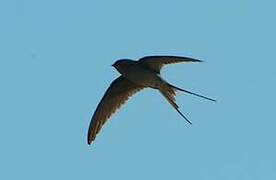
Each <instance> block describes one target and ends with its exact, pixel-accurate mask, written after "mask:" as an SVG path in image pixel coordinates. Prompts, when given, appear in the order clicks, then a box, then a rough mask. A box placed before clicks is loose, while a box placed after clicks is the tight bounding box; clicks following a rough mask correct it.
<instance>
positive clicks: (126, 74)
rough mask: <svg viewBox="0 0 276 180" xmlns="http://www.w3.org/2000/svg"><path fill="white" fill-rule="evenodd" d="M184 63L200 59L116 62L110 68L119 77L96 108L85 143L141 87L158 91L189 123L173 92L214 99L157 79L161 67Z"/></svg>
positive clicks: (162, 58) (156, 57) (152, 59)
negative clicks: (115, 71)
mask: <svg viewBox="0 0 276 180" xmlns="http://www.w3.org/2000/svg"><path fill="white" fill-rule="evenodd" d="M185 62H202V61H201V60H197V59H193V58H189V57H179V56H146V57H143V58H141V59H139V60H138V61H134V60H130V59H120V60H117V61H116V62H115V63H114V64H113V65H112V66H113V67H114V68H116V69H117V71H119V73H120V74H121V76H119V77H118V78H117V79H115V80H114V81H113V82H112V83H111V85H110V86H109V88H108V89H107V91H106V92H105V94H104V96H103V98H102V99H101V101H100V103H99V104H98V107H97V108H96V110H95V112H94V114H93V116H92V119H91V121H90V125H89V129H88V134H87V143H88V144H91V143H92V141H94V140H95V138H96V136H97V134H98V133H99V132H100V130H101V128H102V126H103V125H104V123H105V122H106V121H107V119H108V118H110V116H111V115H112V114H113V113H115V111H116V110H117V109H119V108H120V107H121V105H122V104H124V103H125V102H126V101H127V100H128V99H129V97H130V96H132V95H133V94H135V93H136V92H138V91H140V90H142V89H144V88H152V89H156V90H158V91H159V92H160V93H161V94H162V95H163V96H164V97H165V99H166V100H167V101H168V102H169V103H170V104H171V105H172V107H173V108H174V109H175V110H176V111H177V112H178V113H179V114H180V115H181V116H182V117H183V118H184V119H185V120H186V121H187V122H188V123H189V124H192V123H191V121H190V120H189V119H188V118H187V117H185V116H184V114H183V113H181V112H180V110H179V107H178V105H177V104H176V102H175V95H176V91H177V90H178V91H183V92H186V93H189V94H192V95H195V96H198V97H201V98H204V99H207V100H210V101H216V100H214V99H211V98H208V97H205V96H202V95H199V94H196V93H193V92H190V91H187V90H185V89H181V88H178V87H176V86H173V85H171V84H169V83H168V82H166V81H165V80H164V79H163V78H162V77H161V76H160V70H161V69H162V67H163V66H164V65H167V64H173V63H185Z"/></svg>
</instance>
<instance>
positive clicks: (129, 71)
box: [118, 60, 164, 89]
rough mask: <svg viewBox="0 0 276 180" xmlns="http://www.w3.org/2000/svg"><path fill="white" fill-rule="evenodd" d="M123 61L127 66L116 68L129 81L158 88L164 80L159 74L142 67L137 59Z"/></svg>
mask: <svg viewBox="0 0 276 180" xmlns="http://www.w3.org/2000/svg"><path fill="white" fill-rule="evenodd" d="M124 61H125V62H124V63H126V64H128V66H127V68H118V71H119V72H120V73H121V74H122V76H123V77H125V78H126V79H128V80H129V81H131V82H133V83H135V84H137V85H140V86H143V87H151V88H154V89H158V88H159V87H160V85H161V84H163V82H164V80H163V79H162V78H161V76H160V74H157V73H155V72H154V71H151V70H150V69H148V68H146V67H143V65H141V64H140V63H139V62H138V61H133V60H124Z"/></svg>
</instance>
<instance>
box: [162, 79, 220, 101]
mask: <svg viewBox="0 0 276 180" xmlns="http://www.w3.org/2000/svg"><path fill="white" fill-rule="evenodd" d="M167 84H168V86H170V87H171V88H173V89H176V90H179V91H183V92H186V93H189V94H192V95H194V96H197V97H201V98H203V99H207V100H210V101H213V102H216V100H215V99H212V98H209V97H206V96H202V95H200V94H196V93H193V92H191V91H187V90H185V89H181V88H179V87H176V86H173V85H171V84H169V83H167Z"/></svg>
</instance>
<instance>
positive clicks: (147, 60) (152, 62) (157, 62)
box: [138, 56, 202, 73]
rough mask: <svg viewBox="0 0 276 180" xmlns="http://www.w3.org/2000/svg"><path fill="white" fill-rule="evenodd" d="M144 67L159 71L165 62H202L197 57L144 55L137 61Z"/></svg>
mask: <svg viewBox="0 0 276 180" xmlns="http://www.w3.org/2000/svg"><path fill="white" fill-rule="evenodd" d="M138 62H139V63H141V64H142V65H144V66H145V67H147V68H149V69H151V70H153V71H155V72H156V73H160V70H161V69H162V67H163V66H164V65H166V64H174V63H183V62H202V61H201V60H198V59H193V58H189V57H180V56H146V57H143V58H141V59H140V60H139V61H138Z"/></svg>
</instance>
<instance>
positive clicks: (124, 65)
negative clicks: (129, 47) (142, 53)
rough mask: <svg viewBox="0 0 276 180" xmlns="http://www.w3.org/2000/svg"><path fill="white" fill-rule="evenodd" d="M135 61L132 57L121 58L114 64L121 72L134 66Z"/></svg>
mask: <svg viewBox="0 0 276 180" xmlns="http://www.w3.org/2000/svg"><path fill="white" fill-rule="evenodd" d="M134 63H135V61H133V60H130V59H120V60H118V61H116V62H115V63H114V64H112V66H113V67H114V68H116V69H117V71H119V72H120V73H121V74H123V73H124V72H126V71H127V69H128V68H129V67H130V66H132V65H133V64H134Z"/></svg>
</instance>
